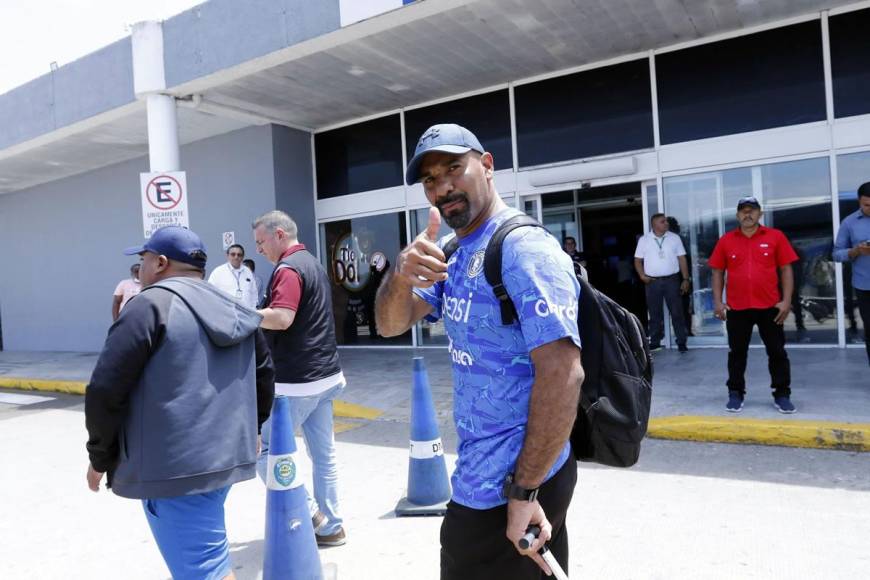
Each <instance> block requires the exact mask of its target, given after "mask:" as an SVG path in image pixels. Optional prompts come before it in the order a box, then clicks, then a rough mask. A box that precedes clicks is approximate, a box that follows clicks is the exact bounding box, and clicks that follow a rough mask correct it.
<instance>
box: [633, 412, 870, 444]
mask: <svg viewBox="0 0 870 580" xmlns="http://www.w3.org/2000/svg"><path fill="white" fill-rule="evenodd" d="M647 434H648V435H649V436H650V437H652V438H654V439H676V440H681V441H710V442H719V443H750V444H755V445H780V446H785V447H807V448H813V449H842V450H847V451H870V423H837V422H834V421H804V420H799V419H792V420H784V419H737V418H730V417H703V416H677V417H658V418H655V419H650V422H649V429H648V431H647Z"/></svg>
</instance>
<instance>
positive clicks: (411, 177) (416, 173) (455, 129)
mask: <svg viewBox="0 0 870 580" xmlns="http://www.w3.org/2000/svg"><path fill="white" fill-rule="evenodd" d="M433 151H438V152H441V153H454V154H456V155H465V154H466V153H468V152H469V151H477V152H478V153H483V152H484V149H483V145H481V144H480V141H478V140H477V137H475V136H474V133H472V132H471V131H469V130H468V129H466V128H465V127H461V126H459V125H455V124H453V123H445V124H443V125H432V126H431V127H429V128H428V129H426V132H425V133H423V135H422V136H421V137H420V140H419V141H417V149H415V150H414V156H413V157H412V158H411V161H409V162H408V170H407V171H405V183H407V184H408V185H413V184H415V183H417V181H418V180H419V179H420V162H421V161H423V156H424V155H426V154H427V153H432V152H433Z"/></svg>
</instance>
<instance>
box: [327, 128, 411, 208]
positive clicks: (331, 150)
mask: <svg viewBox="0 0 870 580" xmlns="http://www.w3.org/2000/svg"><path fill="white" fill-rule="evenodd" d="M314 155H315V160H316V166H317V197H318V199H327V198H330V197H338V196H340V195H347V194H349V193H359V192H361V191H370V190H372V189H383V188H385V187H393V186H397V185H402V133H401V129H400V122H399V115H390V116H387V117H381V118H380V119H374V120H372V121H366V122H364V123H357V124H356V125H350V126H348V127H342V128H340V129H333V130H332V131H325V132H323V133H317V134H316V135H314Z"/></svg>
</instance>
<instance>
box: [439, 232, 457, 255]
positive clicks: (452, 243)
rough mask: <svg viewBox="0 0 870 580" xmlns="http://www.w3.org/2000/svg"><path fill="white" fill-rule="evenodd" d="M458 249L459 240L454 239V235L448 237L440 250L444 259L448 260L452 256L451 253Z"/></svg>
mask: <svg viewBox="0 0 870 580" xmlns="http://www.w3.org/2000/svg"><path fill="white" fill-rule="evenodd" d="M458 248H459V238H458V237H456V235H455V234H454V235H453V236H451V237H450V239H449V240H447V242H446V243H445V244H444V246H443V247H442V248H441V251H442V252H444V259H445V260H449V259H450V256H452V255H453V252H455V251H456V250H457V249H458Z"/></svg>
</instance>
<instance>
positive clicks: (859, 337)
mask: <svg viewBox="0 0 870 580" xmlns="http://www.w3.org/2000/svg"><path fill="white" fill-rule="evenodd" d="M868 181H870V151H867V152H864V153H853V154H851V155H840V156H838V157H837V184H838V185H837V189H839V192H838V194H839V196H838V198H837V199H838V201H839V204H840V219H841V220H843V219H845V218H846V216H848V215H849V214H851V213H854V212H855V211H856V210H857V209H858V202H857V199H858V187H859V186H860V185H861V184H862V183H866V182H868ZM843 302H844V304H845V307H846V343H847V344H862V343H863V342H864V324H866V322H867V321H864V320H861V316H860V313H859V312H858V296H857V295H856V293H855V289H854V287H853V286H852V264H851V263H849V262H846V263H844V264H843Z"/></svg>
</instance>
